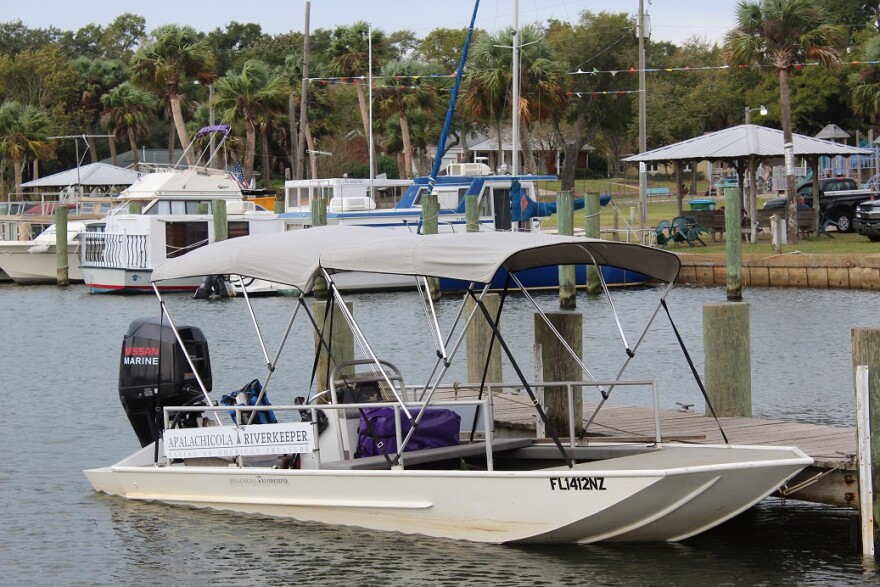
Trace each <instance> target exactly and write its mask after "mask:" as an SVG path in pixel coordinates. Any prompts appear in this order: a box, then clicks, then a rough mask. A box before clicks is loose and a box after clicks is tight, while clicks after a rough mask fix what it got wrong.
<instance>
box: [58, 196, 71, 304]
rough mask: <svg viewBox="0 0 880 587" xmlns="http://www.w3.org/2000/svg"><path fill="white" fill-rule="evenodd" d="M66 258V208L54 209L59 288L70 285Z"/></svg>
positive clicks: (60, 206)
mask: <svg viewBox="0 0 880 587" xmlns="http://www.w3.org/2000/svg"><path fill="white" fill-rule="evenodd" d="M69 269H70V267H69V266H68V258H67V206H62V205H58V206H56V207H55V275H56V281H57V283H58V285H59V286H61V287H67V286H68V285H70V279H69Z"/></svg>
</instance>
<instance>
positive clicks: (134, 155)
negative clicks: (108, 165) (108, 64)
mask: <svg viewBox="0 0 880 587" xmlns="http://www.w3.org/2000/svg"><path fill="white" fill-rule="evenodd" d="M101 105H102V106H103V111H102V113H101V124H102V125H103V126H104V128H106V129H107V130H109V131H110V132H112V133H113V137H114V139H115V140H122V138H123V137H127V138H128V142H129V145H130V146H131V161H132V164H133V166H134V170H135V171H140V164H139V160H138V139H143V138H146V137H148V136H149V134H150V131H149V123H150V120H151V119H152V118H153V115H154V112H155V109H156V106H157V105H158V104H157V99H156V97H155V96H154V95H153V94H151V93H150V92H147V91H145V90H141V89H140V88H137V87H135V86H133V85H132V84H131V83H129V82H125V83H122V84H120V85H119V86H117V87H115V88H113V89H111V90H109V91H108V92H107V93H106V94H104V95H103V96H101ZM114 151H115V149H114ZM113 164H114V165H115V164H116V161H115V160H114V161H113Z"/></svg>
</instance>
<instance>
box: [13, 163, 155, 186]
mask: <svg viewBox="0 0 880 587" xmlns="http://www.w3.org/2000/svg"><path fill="white" fill-rule="evenodd" d="M137 178H138V173H137V172H136V171H132V170H131V169H125V168H124V167H116V166H115V165H108V164H107V163H89V164H88V165H83V166H82V167H79V168H74V169H68V170H67V171H61V172H59V173H55V174H54V175H47V176H46V177H41V178H39V179H35V180H33V181H29V182H26V183H23V184H21V187H23V188H65V187H69V186H77V185H79V186H86V187H103V186H107V187H110V186H125V187H128V186H130V185H131V184H133V183H134V182H135V180H137Z"/></svg>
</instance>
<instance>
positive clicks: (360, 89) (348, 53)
mask: <svg viewBox="0 0 880 587" xmlns="http://www.w3.org/2000/svg"><path fill="white" fill-rule="evenodd" d="M369 45H370V25H369V24H368V23H366V22H364V21H362V20H361V21H358V22H356V23H354V24H353V25H351V26H339V27H336V28H335V29H334V30H333V37H332V40H331V42H330V48H329V53H330V59H331V61H330V66H329V71H330V73H331V74H332V75H335V76H339V77H345V78H361V79H360V80H354V82H355V83H354V87H355V91H356V92H357V97H358V105H359V106H360V110H361V120H362V121H363V124H364V136H365V137H369V136H370V116H369V113H368V111H367V97H366V92H365V90H364V88H365V87H366V79H367V78H368V77H369V76H370V70H369V65H370V52H369ZM387 47H388V43H387V38H386V36H385V33H384V32H382V31H381V30H378V29H377V30H374V31H372V48H373V68H374V69H379V68H381V67H382V64H383V63H384V62H385V54H386V53H387ZM370 148H372V146H371V147H370Z"/></svg>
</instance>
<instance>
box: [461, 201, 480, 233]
mask: <svg viewBox="0 0 880 587" xmlns="http://www.w3.org/2000/svg"><path fill="white" fill-rule="evenodd" d="M464 217H465V222H466V226H467V231H468V232H479V231H480V201H479V199H478V198H477V195H476V194H468V195H466V196H465V197H464Z"/></svg>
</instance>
